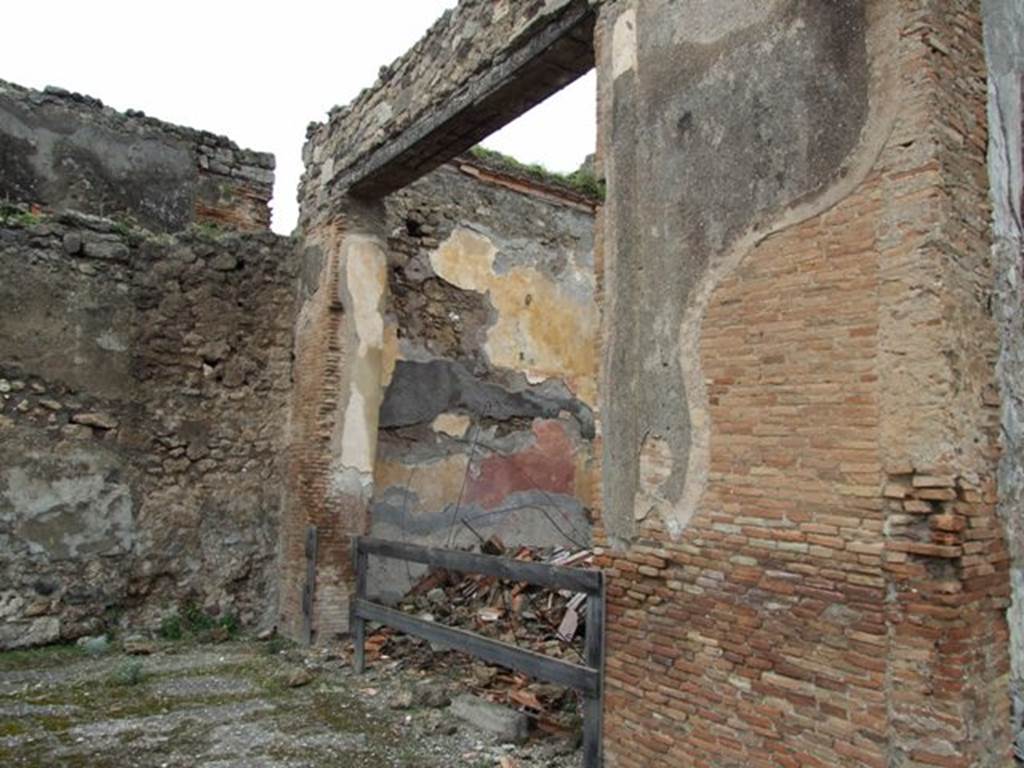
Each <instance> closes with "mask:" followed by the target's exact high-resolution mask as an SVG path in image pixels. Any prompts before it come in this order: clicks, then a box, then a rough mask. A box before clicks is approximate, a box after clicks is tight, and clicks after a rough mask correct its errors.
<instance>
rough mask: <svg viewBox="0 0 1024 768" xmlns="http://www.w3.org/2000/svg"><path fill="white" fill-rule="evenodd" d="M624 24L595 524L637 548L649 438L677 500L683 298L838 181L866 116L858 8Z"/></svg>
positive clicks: (682, 16) (659, 12)
mask: <svg viewBox="0 0 1024 768" xmlns="http://www.w3.org/2000/svg"><path fill="white" fill-rule="evenodd" d="M623 6H624V4H619V5H618V6H616V7H613V9H612V12H611V13H610V14H609V15H608V16H607V17H606V18H603V19H602V22H601V23H603V24H606V25H608V26H611V25H613V24H614V21H615V18H616V16H615V14H616V13H619V12H622V10H623ZM680 6H683V7H682V8H681V7H680ZM635 14H636V18H635V26H636V30H635V36H636V40H637V44H636V45H637V49H636V51H635V66H629V64H628V61H629V58H628V57H627V58H626V61H627V64H624V65H621V66H617V67H615V68H614V69H615V70H616V71H617V73H618V76H617V78H616V79H615V80H614V82H612V83H610V84H608V85H607V89H606V90H607V91H608V92H609V93H610V96H611V104H610V105H607V106H606V107H605V108H606V109H607V110H608V112H607V114H605V115H604V117H603V119H604V120H605V122H606V123H607V124H608V125H607V126H606V128H605V130H606V133H607V135H608V137H609V140H610V151H609V152H608V154H607V160H606V163H607V167H606V173H607V176H608V182H609V200H608V205H607V210H606V215H605V220H606V221H607V222H609V223H610V224H609V226H610V229H609V231H608V233H607V234H606V243H607V248H608V251H609V253H608V269H607V272H608V276H607V286H606V295H607V297H608V306H607V307H606V314H607V315H608V316H611V317H614V318H615V322H614V324H613V325H611V326H610V327H609V328H608V339H607V344H606V348H605V350H604V365H603V369H602V391H603V392H614V393H615V396H614V397H607V398H605V400H604V404H603V408H604V412H603V419H604V429H603V432H604V435H605V443H604V456H605V460H604V469H603V471H604V496H605V510H606V512H605V521H606V524H607V527H608V530H609V532H610V533H611V534H612V535H613V536H615V537H621V538H628V537H630V536H631V535H632V531H633V526H634V521H633V508H634V500H635V498H636V495H637V491H638V485H639V474H638V473H639V456H640V449H641V446H642V444H643V443H644V441H645V440H646V439H648V438H649V437H654V438H658V439H660V440H663V441H665V442H666V443H667V444H668V447H669V450H670V452H671V455H672V459H673V467H672V472H671V475H670V477H669V479H668V480H667V481H666V482H665V484H664V485H663V486H662V487H661V489H660V491H659V495H661V496H663V497H664V498H666V499H667V500H668V501H670V502H673V503H674V502H678V500H679V499H680V497H681V495H682V493H683V488H684V484H685V481H686V468H687V459H688V453H689V448H690V442H691V425H690V416H689V414H688V412H687V410H686V409H685V408H680V407H679V404H680V403H684V402H686V400H687V397H686V394H687V393H686V391H685V388H684V383H683V382H684V379H683V374H682V369H681V362H680V340H679V330H680V327H681V326H682V321H683V317H684V313H685V311H686V309H687V305H688V303H689V301H690V300H691V298H692V297H691V290H692V289H693V287H694V286H695V285H696V284H697V283H698V280H699V278H700V277H701V275H702V274H703V272H704V271H705V270H706V269H707V267H708V264H709V261H710V260H711V259H712V258H713V256H714V255H716V254H721V253H723V252H724V251H726V250H727V249H729V247H730V246H731V245H732V244H733V243H734V242H736V241H737V240H738V238H739V237H740V236H741V235H742V234H743V233H745V232H746V231H748V230H749V229H751V228H752V227H757V226H759V225H762V224H765V223H767V222H769V221H770V220H771V219H772V218H773V217H774V216H776V215H777V214H779V213H780V212H782V211H783V210H785V209H786V208H787V207H788V206H792V205H794V204H797V203H799V202H801V201H802V200H804V199H806V198H807V197H809V196H811V195H814V194H815V193H817V192H820V191H821V190H823V189H824V188H827V186H828V185H829V184H831V183H832V182H834V181H835V179H836V177H837V174H838V172H839V169H840V167H841V166H842V164H843V161H844V160H845V159H846V157H847V156H848V154H849V153H850V152H851V150H852V149H853V148H854V147H855V145H856V143H857V141H858V138H859V136H860V132H861V129H862V126H863V125H864V122H865V119H866V116H867V107H868V104H867V78H868V69H867V61H866V43H865V11H864V4H863V2H862V1H861V0H842V1H841V2H835V3H818V2H812V1H810V0H781V1H780V2H776V3H773V4H771V5H763V6H759V7H758V8H757V9H756V10H755V9H754V8H753V6H751V7H749V8H748V9H747V10H746V11H745V12H744V13H742V14H739V15H736V14H726V13H724V12H722V13H720V12H719V11H717V10H713V9H711V8H710V6H709V4H707V3H703V2H699V1H698V0H688V1H687V2H682V3H680V2H674V1H673V0H650V1H649V2H641V3H639V4H637V5H636V8H635ZM691 18H693V19H696V20H697V21H699V23H698V24H696V26H692V25H691V24H690V19H691ZM616 55H618V56H620V57H622V56H623V55H624V54H623V53H622V52H621V51H619V52H617V54H616ZM601 72H602V73H606V76H610V75H611V73H612V72H613V68H612V67H609V66H602V67H601ZM638 73H642V74H640V75H638Z"/></svg>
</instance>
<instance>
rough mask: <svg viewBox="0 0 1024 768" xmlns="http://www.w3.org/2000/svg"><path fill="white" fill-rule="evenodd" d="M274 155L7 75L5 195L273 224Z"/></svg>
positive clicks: (1, 91) (120, 214)
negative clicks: (32, 87)
mask: <svg viewBox="0 0 1024 768" xmlns="http://www.w3.org/2000/svg"><path fill="white" fill-rule="evenodd" d="M273 186H274V157H273V155H269V154H265V153H262V152H253V151H251V150H246V149H240V148H239V147H238V146H237V145H236V144H235V143H234V142H232V141H231V140H229V139H227V138H225V137H223V136H216V135H214V134H212V133H207V132H205V131H196V130H193V129H191V128H183V127H180V126H176V125H171V124H170V123H165V122H162V121H160V120H156V119H154V118H151V117H146V115H144V114H143V113H141V112H137V111H136V112H131V111H130V112H128V113H120V112H116V111H115V110H113V109H111V108H110V107H106V106H104V105H103V102H101V101H99V100H97V99H94V98H91V97H89V96H82V95H80V94H73V93H68V92H66V91H63V90H61V89H59V88H47V89H46V90H45V91H34V90H29V89H26V88H22V87H20V86H17V85H14V84H13V83H8V82H4V81H2V80H0V201H2V200H7V201H20V202H25V203H32V204H35V205H40V206H43V207H46V208H52V209H56V210H76V211H81V212H84V213H91V214H97V215H101V216H107V217H111V218H121V219H126V220H130V221H134V222H136V223H138V224H140V225H141V226H143V227H145V228H147V229H150V230H152V231H155V232H175V231H178V230H181V229H185V228H187V227H188V226H189V225H190V224H193V223H195V222H207V223H215V224H219V225H225V226H229V227H232V228H238V229H256V230H259V229H265V228H266V227H267V226H269V224H270V207H269V204H270V198H271V196H272V194H273Z"/></svg>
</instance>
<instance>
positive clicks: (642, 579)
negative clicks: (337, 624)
mask: <svg viewBox="0 0 1024 768" xmlns="http://www.w3.org/2000/svg"><path fill="white" fill-rule="evenodd" d="M597 39H598V57H599V72H600V74H601V77H600V87H599V99H600V101H601V105H600V114H601V121H602V123H601V135H602V136H603V137H605V142H604V143H602V145H601V146H602V150H603V159H604V164H605V170H606V173H607V176H608V184H609V190H610V193H609V204H608V206H607V208H606V209H605V216H604V222H605V230H604V243H605V247H606V251H605V254H604V257H605V259H606V263H607V269H606V299H605V304H604V311H605V316H606V318H607V326H606V329H605V332H606V334H607V336H606V344H605V349H604V354H605V358H604V370H603V374H602V390H601V392H602V397H601V406H602V408H601V411H602V433H603V435H604V450H605V472H604V481H605V482H604V493H603V497H602V500H603V504H604V512H603V516H602V523H603V526H604V528H605V531H604V533H605V534H606V542H607V545H608V549H607V550H606V551H605V553H604V555H603V557H602V559H601V562H602V565H603V566H604V567H605V568H606V569H607V573H608V574H609V576H610V586H609V609H608V613H609V630H608V670H607V685H608V689H607V692H606V701H605V718H606V739H605V749H606V757H607V764H608V765H612V766H645V768H650V767H651V766H663V765H664V766H668V765H677V764H679V763H680V762H687V763H688V762H690V761H691V760H693V756H694V755H699V761H700V762H702V763H707V764H722V765H724V764H730V765H732V764H736V765H741V764H742V765H823V766H824V765H879V766H881V765H892V764H897V763H898V764H900V765H907V766H910V765H972V766H982V765H993V766H994V765H1005V764H1006V761H1007V746H1008V744H1009V737H1008V724H1009V713H1008V711H1007V706H1006V695H1005V684H1006V683H1005V681H1006V678H1005V675H1006V672H1007V654H1006V646H1007V639H1006V636H1007V628H1006V623H1005V620H1004V617H1003V610H1004V608H1005V606H1006V594H1007V590H1008V579H1007V574H1006V553H1005V546H1004V544H1003V541H1002V535H1001V530H1000V527H999V526H998V524H997V519H996V516H995V500H996V493H995V490H996V489H995V456H996V450H997V448H996V446H997V441H998V424H997V415H998V414H997V408H998V402H999V401H998V396H997V394H996V391H995V388H994V383H995V382H994V377H993V373H994V362H995V331H994V328H993V324H992V320H991V317H990V315H989V312H988V300H989V295H990V289H991V284H992V283H991V280H992V269H991V263H990V260H989V258H988V231H987V230H988V228H987V215H988V211H987V207H986V204H985V203H986V200H985V198H986V189H985V187H986V186H987V185H985V184H984V183H983V181H982V180H984V179H985V169H984V164H985V135H986V131H985V120H984V63H983V57H982V47H981V24H980V14H979V13H978V9H977V8H976V7H974V5H973V4H971V3H967V2H951V3H943V4H941V5H936V4H917V3H889V2H853V1H851V2H842V3H831V4H821V3H813V2H800V1H793V2H776V3H765V4H759V5H757V6H756V7H755V6H754V5H751V4H747V3H722V4H706V3H698V2H694V3H670V2H667V0H666V2H660V1H659V2H650V3H648V2H641V3H629V2H620V3H616V4H614V5H612V6H609V7H606V8H605V10H604V12H603V15H602V18H601V20H600V22H599V27H598V38H597ZM712 53H713V55H712ZM811 62H813V64H812V63H811ZM739 72H742V73H743V77H741V78H737V73H739ZM681 179H682V181H680V180H681ZM649 329H651V330H649ZM627 393H628V394H627ZM599 538H601V539H605V537H604V536H599Z"/></svg>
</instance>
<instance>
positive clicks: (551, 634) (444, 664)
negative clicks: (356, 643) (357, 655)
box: [365, 537, 593, 736]
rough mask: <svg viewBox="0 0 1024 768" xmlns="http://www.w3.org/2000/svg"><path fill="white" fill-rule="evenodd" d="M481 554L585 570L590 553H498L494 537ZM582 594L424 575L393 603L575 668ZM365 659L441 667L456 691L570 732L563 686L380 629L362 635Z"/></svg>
mask: <svg viewBox="0 0 1024 768" xmlns="http://www.w3.org/2000/svg"><path fill="white" fill-rule="evenodd" d="M480 549H481V551H482V552H483V553H485V554H491V555H500V556H505V557H511V558H513V559H515V560H520V561H523V562H536V563H544V564H547V565H557V566H564V567H589V566H591V565H592V563H593V552H592V551H591V550H569V549H564V548H551V547H548V548H540V547H527V546H520V547H517V548H515V549H514V550H512V551H511V552H509V551H506V548H505V546H504V545H503V544H502V542H501V541H500V540H499V539H498V538H497V537H491V538H490V539H488V540H487V541H486V542H485V543H484V544H482V545H481V547H480ZM586 601H587V596H586V595H585V594H574V593H572V592H570V591H568V590H555V589H549V588H544V587H538V586H533V585H530V584H527V583H525V582H504V581H501V580H499V579H498V578H496V577H494V576H487V575H481V574H472V575H462V574H457V573H454V572H451V571H447V570H444V569H432V570H430V571H428V572H427V573H426V574H425V575H424V576H423V577H422V578H421V579H420V580H419V581H418V582H417V583H416V584H415V585H414V586H413V587H412V588H411V589H410V590H409V592H408V593H407V594H406V596H405V597H404V598H403V599H402V601H401V602H400V603H399V606H398V607H399V609H400V610H402V611H403V612H405V613H409V614H411V615H414V616H416V617H417V618H419V619H422V620H425V621H433V622H438V623H439V624H444V625H446V626H451V627H458V628H460V629H465V630H469V631H472V632H475V633H477V634H480V635H483V636H485V637H489V638H492V639H495V640H500V641H502V642H505V643H508V644H510V645H515V646H518V647H520V648H523V649H526V650H530V651H534V652H536V653H541V654H544V655H546V656H551V657H553V658H558V659H562V660H564V661H568V662H571V663H575V664H582V663H584V651H583V641H584V638H585V629H586V619H585V617H586ZM365 648H366V650H365V653H366V659H367V661H373V660H377V659H381V660H391V661H394V662H397V663H398V664H400V665H402V666H404V667H407V668H414V669H419V670H431V669H432V670H435V671H436V670H438V669H441V668H446V669H447V670H448V671H450V672H451V673H452V674H453V675H454V676H455V677H461V678H462V682H463V685H464V687H465V688H466V689H467V690H469V691H471V692H472V693H474V694H475V695H477V696H479V697H481V698H483V699H486V700H488V701H491V702H494V703H497V704H504V705H507V706H510V707H512V708H515V709H517V710H519V711H520V712H523V713H524V714H525V715H526V716H528V717H529V718H530V719H531V720H532V721H533V723H534V724H535V727H536V728H538V729H539V730H541V731H544V732H547V733H551V734H557V735H562V736H565V735H568V734H571V733H573V732H574V731H576V730H578V729H577V726H578V724H579V715H578V703H579V702H578V701H577V699H578V695H577V694H576V692H574V691H572V690H571V689H566V688H563V687H561V686H557V685H552V684H549V683H542V682H537V681H533V680H531V679H530V678H529V677H528V676H527V675H524V674H521V673H517V672H511V671H508V670H505V669H503V668H501V667H497V666H492V665H489V664H485V663H482V662H478V661H472V662H470V663H468V664H467V663H466V658H467V657H465V656H464V655H463V654H460V653H457V652H455V651H449V650H447V649H446V648H444V647H442V646H439V645H436V644H432V643H429V642H427V641H425V640H422V639H419V638H416V637H411V636H408V635H403V634H401V633H399V632H397V631H395V630H393V629H390V628H388V627H382V628H380V629H378V630H377V631H375V632H373V633H371V634H369V635H368V637H367V639H366V645H365Z"/></svg>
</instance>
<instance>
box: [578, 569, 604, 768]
mask: <svg viewBox="0 0 1024 768" xmlns="http://www.w3.org/2000/svg"><path fill="white" fill-rule="evenodd" d="M604 586H605V585H604V574H601V577H600V584H599V586H598V591H597V593H596V594H590V595H587V632H586V638H585V641H584V642H585V644H586V647H585V649H584V652H585V658H586V664H587V666H588V667H591V668H592V669H595V670H597V690H596V691H595V692H594V693H593V694H591V695H585V696H584V698H583V768H600V766H601V761H602V743H601V732H602V731H603V730H604V728H603V718H604V707H603V700H604V600H605V594H604Z"/></svg>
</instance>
